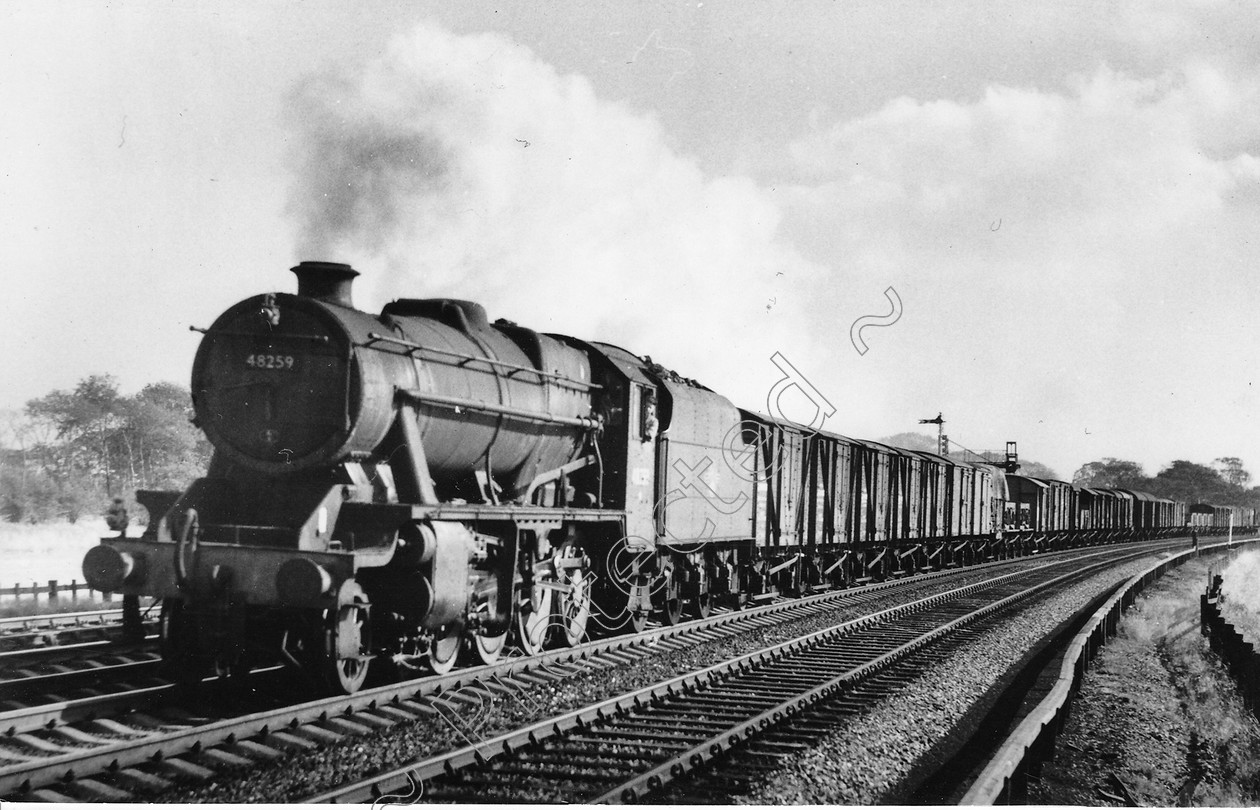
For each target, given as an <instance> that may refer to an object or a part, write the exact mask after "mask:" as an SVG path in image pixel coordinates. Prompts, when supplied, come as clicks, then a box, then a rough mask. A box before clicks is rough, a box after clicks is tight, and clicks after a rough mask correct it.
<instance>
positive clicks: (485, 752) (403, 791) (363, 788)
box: [304, 549, 1150, 803]
mask: <svg viewBox="0 0 1260 810" xmlns="http://www.w3.org/2000/svg"><path fill="white" fill-rule="evenodd" d="M1114 550H1115V549H1113V551H1114ZM1147 553H1150V552H1149V549H1146V550H1143V551H1142V552H1141V554H1142V555H1145V554H1147ZM1089 556H1094V555H1089ZM1075 562H1076V560H1067V559H1061V560H1057V561H1055V562H1052V563H1047V564H1045V565H1040V566H1036V567H1034V568H1028V569H1024V570H1022V571H1018V572H1013V573H1010V574H1004V575H1000V576H997V577H994V578H992V579H990V580H987V581H984V582H979V583H971V584H968V585H965V586H962V587H960V588H955V589H953V590H951V591H946V592H943V593H940V594H934V595H931V596H928V597H924V598H922V599H919V600H915V601H913V602H910V603H907V604H905V605H901V606H898V607H894V608H889V609H887V610H884V611H879V612H877V613H874V614H871V615H869V616H865V617H862V618H860V619H856V620H853V621H849V622H845V623H843V624H840V625H837V626H835V627H832V628H828V629H825V630H821V631H817V632H815V633H811V634H808V635H806V636H802V637H800V638H797V639H793V640H790V641H787V642H783V643H781V644H777V645H774V646H773V647H770V648H767V649H764V650H759V651H756V652H752V653H747V654H744V655H741V656H738V657H737V658H734V659H731V660H729V661H724V662H721V663H719V664H715V665H712V666H710V667H707V668H705V669H703V670H699V671H697V672H692V673H688V674H685V675H680V676H676V677H674V678H671V679H668V680H665V681H661V682H659V683H656V684H653V685H651V686H648V687H644V688H642V689H638V690H634V691H632V692H629V693H627V694H624V695H620V696H617V697H614V698H609V699H607V700H604V701H601V702H599V703H596V704H593V705H591V706H587V707H584V708H582V709H578V710H575V711H571V712H567V713H565V714H563V715H559V716H557V717H553V718H549V719H547V720H543V721H540V722H536V723H533V724H531V725H529V726H526V727H523V728H521V729H517V730H515V731H512V732H507V733H505V734H501V735H499V736H497V737H495V738H493V739H490V740H486V741H484V742H480V743H476V744H470V745H467V746H464V747H462V748H459V749H456V750H454V751H451V752H448V753H444V754H439V755H434V756H430V757H428V758H426V759H423V760H420V761H417V762H413V763H410V764H408V765H405V766H402V767H399V768H395V769H393V770H390V771H388V772H385V773H382V774H377V775H374V776H372V777H369V778H367V779H364V780H360V781H357V782H353V783H350V784H348V785H343V786H340V787H338V788H336V789H333V790H330V791H326V792H323V793H320V794H318V795H315V796H310V797H307V798H305V799H304V801H309V802H314V803H326V802H364V801H372V800H375V799H378V798H382V797H395V798H398V797H407V796H411V797H414V796H415V795H416V791H417V789H418V786H420V785H423V784H424V783H425V782H426V781H427V780H431V779H434V778H436V777H442V776H448V775H450V774H452V773H454V772H456V771H459V770H460V769H462V768H467V767H470V766H479V765H483V764H485V763H487V762H489V761H490V760H491V759H493V758H495V757H497V756H499V755H500V754H505V753H512V752H515V751H518V750H521V749H522V748H524V747H526V746H535V745H538V744H540V743H541V742H543V741H545V740H549V739H552V738H555V737H557V736H559V735H562V734H564V733H565V732H567V731H569V730H572V729H576V728H583V729H585V730H588V731H591V732H592V733H594V731H595V730H594V729H592V728H590V724H592V723H594V722H596V721H601V720H610V719H612V718H615V717H617V716H619V715H621V714H622V713H624V712H627V711H629V710H632V709H635V708H641V707H644V706H647V705H649V704H650V703H652V702H653V701H655V700H658V699H661V698H666V697H676V696H680V695H683V694H684V693H690V692H691V690H697V689H700V688H705V687H709V686H716V685H717V682H718V680H719V679H723V678H725V677H726V676H728V675H730V674H732V673H739V672H745V671H753V670H756V669H758V668H760V667H763V666H765V665H767V664H770V663H773V662H778V661H781V660H783V659H785V658H786V657H787V656H790V655H792V654H794V653H798V652H802V651H806V650H810V649H813V648H815V647H817V646H818V645H819V644H821V643H824V642H828V641H832V640H835V639H838V638H841V637H843V636H846V635H848V634H851V633H853V632H855V631H858V630H861V629H864V628H867V627H871V626H873V625H875V624H877V623H880V622H883V621H888V620H890V619H894V618H897V617H904V616H911V615H915V614H918V613H920V612H922V611H925V610H928V609H930V608H932V607H935V606H938V605H941V604H943V603H944V602H946V601H949V600H951V599H953V600H956V599H960V598H964V597H967V596H970V595H973V594H975V593H978V592H979V591H982V590H985V589H991V588H994V587H998V586H1000V585H1001V584H1003V583H1009V582H1011V581H1013V580H1016V579H1018V578H1026V577H1028V576H1030V575H1032V574H1035V573H1036V572H1041V571H1043V570H1044V569H1046V568H1049V567H1052V566H1055V567H1057V566H1062V565H1065V564H1072V563H1075ZM1110 564H1112V563H1111V562H1110V561H1102V562H1098V563H1095V564H1094V565H1095V566H1099V567H1101V566H1106V565H1110ZM1079 575H1080V569H1079V568H1078V569H1075V570H1074V571H1072V572H1068V573H1066V574H1062V575H1060V576H1059V577H1055V578H1054V579H1052V580H1051V581H1050V584H1041V585H1039V586H1037V589H1036V590H1042V589H1044V588H1046V587H1052V586H1053V583H1057V582H1059V581H1060V580H1061V579H1063V578H1067V577H1075V576H1079ZM1020 598H1026V594H1025V595H1023V596H1021V597H1020ZM1010 601H1011V600H1010V598H1008V599H1005V600H1002V601H1001V602H1000V603H998V604H997V605H994V604H990V605H988V606H986V607H985V608H982V609H981V610H980V611H978V612H976V613H975V614H974V615H973V616H972V617H970V618H969V619H968V620H967V621H968V622H969V621H974V620H975V619H976V618H979V617H981V616H984V615H988V614H989V613H991V612H993V611H994V610H998V609H1001V607H1002V606H1005V605H1007V604H1009V602H1010ZM957 626H959V625H958V622H957V621H954V622H951V623H950V624H949V625H948V629H942V628H937V629H935V630H932V631H929V632H928V634H927V635H926V636H925V635H923V634H917V635H916V638H915V639H913V640H911V641H909V642H907V643H906V644H904V645H900V646H898V647H897V648H896V650H893V651H889V652H885V653H883V654H881V655H879V656H878V657H877V658H875V659H874V660H871V661H868V662H865V663H863V664H862V665H860V666H859V667H858V668H857V669H855V670H852V671H847V672H846V673H845V674H844V675H843V676H842V677H840V678H839V679H833V680H831V681H828V682H827V683H825V684H824V685H823V686H821V687H816V688H811V689H808V690H807V691H806V693H805V694H804V695H795V696H793V697H792V698H790V699H789V700H787V701H783V702H781V703H779V704H777V705H774V706H773V707H771V708H768V709H766V710H765V711H763V712H761V713H759V714H758V715H756V716H755V717H753V718H751V719H748V720H747V721H745V722H741V723H740V724H738V725H737V726H735V727H734V728H733V729H732V728H726V727H724V728H722V729H721V730H720V731H719V732H718V733H716V734H715V735H713V736H710V737H709V738H707V739H705V740H703V742H700V743H698V744H696V745H693V746H691V747H689V748H688V749H687V750H686V751H684V752H682V753H680V754H678V755H677V756H674V757H672V758H671V759H670V760H669V761H668V762H666V763H664V764H663V765H660V766H659V767H657V768H653V769H652V770H651V771H649V772H647V773H645V774H640V775H639V776H636V777H635V778H634V779H632V780H630V781H629V782H626V783H624V784H621V785H619V786H617V787H616V788H614V789H613V790H612V791H609V792H608V793H606V794H604V795H603V796H601V797H600V800H610V798H611V799H612V800H615V799H616V798H617V797H625V798H634V796H635V793H634V791H637V790H638V789H639V786H640V785H646V784H648V783H649V782H651V783H652V784H653V785H658V784H663V783H664V781H667V780H668V778H672V777H673V776H675V775H677V774H680V773H684V772H686V770H688V769H689V768H691V767H695V766H696V765H698V764H702V763H703V762H705V761H707V760H708V759H709V758H711V757H712V756H715V755H718V754H721V753H723V752H724V751H725V750H726V748H727V747H728V746H729V745H730V744H731V743H733V742H735V741H738V740H741V739H746V738H747V736H748V734H749V732H750V731H755V730H757V729H760V728H764V727H766V726H767V725H769V724H770V723H771V722H777V721H778V720H781V719H783V718H784V717H786V716H787V715H788V714H791V713H793V712H794V711H796V709H797V708H799V707H801V706H805V705H809V704H812V703H814V702H816V701H817V700H818V699H820V697H821V696H822V695H824V694H830V693H831V692H834V691H835V689H836V688H838V686H839V685H840V684H843V683H849V682H851V681H852V680H853V679H855V678H858V677H862V676H864V675H867V674H869V673H871V672H875V671H879V670H881V669H883V668H885V667H886V666H888V665H889V664H890V663H891V662H892V661H893V660H895V659H896V658H899V657H903V656H904V655H907V654H909V653H911V652H913V651H914V650H916V649H918V648H919V647H921V646H923V645H924V644H927V643H929V642H930V641H931V640H933V639H935V638H937V637H938V636H939V635H940V634H941V633H945V632H950V631H952V630H953V629H956V628H957ZM811 686H813V685H812V684H811ZM608 733H609V734H610V735H615V734H616V733H617V732H616V730H615V729H613V730H610V731H609V732H608Z"/></svg>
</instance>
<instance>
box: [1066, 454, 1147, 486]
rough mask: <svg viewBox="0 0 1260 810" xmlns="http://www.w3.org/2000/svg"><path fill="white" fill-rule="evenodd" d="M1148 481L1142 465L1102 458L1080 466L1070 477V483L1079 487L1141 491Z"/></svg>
mask: <svg viewBox="0 0 1260 810" xmlns="http://www.w3.org/2000/svg"><path fill="white" fill-rule="evenodd" d="M1147 481H1149V479H1148V478H1147V477H1146V474H1145V473H1144V472H1143V471H1142V465H1140V464H1138V463H1136V462H1133V461H1124V460H1121V459H1118V458H1104V459H1102V460H1101V461H1091V462H1089V463H1088V464H1083V465H1081V468H1080V469H1079V470H1077V471H1076V473H1075V474H1074V475H1073V476H1072V483H1073V484H1076V485H1077V486H1081V487H1107V488H1117V489H1142V488H1143V487H1144V486H1145V485H1146V483H1147Z"/></svg>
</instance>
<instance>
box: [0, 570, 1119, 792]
mask: <svg viewBox="0 0 1260 810" xmlns="http://www.w3.org/2000/svg"><path fill="white" fill-rule="evenodd" d="M1072 553H1073V552H1068V553H1067V554H1072ZM1100 553H1103V552H1100V551H1098V550H1095V549H1091V550H1089V551H1088V552H1086V553H1085V554H1080V553H1079V550H1076V551H1075V557H1090V556H1094V555H1097V554H1100ZM1048 556H1049V555H1047V558H1046V559H1048ZM1029 562H1030V560H1029V558H1013V559H1009V560H1001V561H994V562H991V563H986V564H983V565H980V566H972V567H969V568H965V569H952V570H948V571H939V572H932V573H931V574H927V575H923V576H920V577H913V578H906V579H902V580H894V581H889V582H882V583H873V584H870V585H865V586H861V587H858V588H850V589H840V590H831V591H826V592H822V593H817V594H813V595H811V596H806V597H802V598H799V599H795V600H790V601H785V602H780V603H776V604H770V605H764V606H759V607H754V608H748V609H745V610H740V611H729V612H725V613H718V614H716V615H713V616H710V617H709V618H708V619H703V620H694V621H690V622H685V623H682V624H679V625H675V626H672V627H659V628H655V629H651V630H647V631H645V632H644V633H642V634H636V635H633V636H623V637H615V638H611V639H606V640H602V641H594V642H588V643H586V644H583V645H580V646H578V647H573V648H567V649H559V650H549V651H546V652H544V653H542V654H540V655H538V656H535V657H531V658H517V659H508V660H506V661H503V662H500V663H498V664H494V665H488V666H480V667H470V668H467V669H462V670H457V671H456V672H453V673H450V674H449V675H444V676H430V677H426V678H420V679H416V680H413V681H408V682H404V683H401V684H391V685H389V686H382V687H377V688H374V689H370V690H365V691H363V692H359V693H357V694H355V695H352V696H349V697H336V698H325V699H323V700H318V701H313V702H310V703H306V704H302V705H300V706H297V707H292V706H291V707H285V708H280V709H274V710H268V711H265V712H258V713H254V714H250V715H245V716H242V717H236V718H229V719H224V720H219V721H215V722H211V723H207V724H204V725H199V726H197V727H196V728H190V729H181V730H179V731H177V732H175V733H172V734H165V733H161V734H154V735H151V737H150V738H140V739H132V740H123V741H118V740H110V741H109V742H107V743H105V744H103V745H100V746H94V747H91V748H82V747H80V748H78V749H76V750H73V751H67V752H66V753H64V754H60V755H53V756H49V757H44V758H41V759H36V760H33V761H30V762H25V763H22V764H21V765H20V766H9V765H4V766H0V796H6V795H10V794H14V793H26V792H30V791H32V790H36V789H38V788H39V787H42V786H48V785H52V784H55V783H57V782H61V781H64V780H66V779H74V778H75V777H76V775H77V776H79V777H81V776H82V775H84V774H90V773H93V772H96V771H100V770H102V769H106V768H109V769H112V770H118V769H119V768H125V767H127V766H129V765H133V764H138V763H141V762H143V761H145V760H147V759H149V758H151V757H152V756H154V755H155V754H161V755H163V756H178V755H179V754H180V753H182V752H187V751H190V750H191V751H196V750H203V749H206V748H209V747H212V746H216V745H220V744H231V743H232V742H233V741H234V740H237V739H241V738H246V737H250V736H254V735H260V734H261V735H266V734H267V733H269V731H271V730H273V729H277V728H290V727H296V726H300V725H302V724H310V723H319V722H321V721H326V720H328V719H330V718H353V717H354V715H356V714H361V713H364V712H372V711H375V710H377V709H378V708H381V707H393V708H396V707H399V706H402V705H404V704H408V703H412V702H414V701H417V700H422V699H426V698H429V697H432V696H436V695H440V694H442V693H444V692H451V691H454V690H458V689H460V688H466V687H475V686H476V685H478V684H481V683H486V682H494V681H496V680H499V679H505V678H513V677H522V678H531V677H535V678H541V679H543V680H551V678H549V677H548V676H547V672H548V670H549V668H555V667H564V666H565V665H567V664H572V663H577V662H587V665H590V666H593V667H594V666H601V665H602V666H613V665H618V664H623V663H625V662H626V660H627V659H626V658H625V656H631V657H630V659H628V660H634V657H635V656H637V655H641V654H650V653H651V652H653V651H654V650H656V649H666V650H667V649H669V647H668V646H666V645H669V644H673V645H675V647H674V648H677V647H681V646H684V645H686V644H688V643H700V642H703V641H706V640H712V639H715V638H721V637H725V636H728V635H731V634H734V633H741V632H747V631H751V630H755V629H756V628H758V627H761V626H765V625H767V624H772V623H779V622H781V621H784V620H791V619H793V618H796V617H797V616H805V615H808V613H809V612H811V611H813V610H817V609H831V608H835V607H844V606H846V605H850V606H856V605H860V604H861V603H862V602H863V601H868V600H870V599H872V598H877V597H879V596H882V595H883V594H884V593H885V592H891V591H895V590H900V589H905V588H913V587H919V586H922V585H923V584H925V583H929V582H931V581H934V580H936V579H939V578H942V577H957V576H961V575H967V574H971V573H974V572H979V573H983V571H984V570H993V569H994V568H1004V567H1010V566H1027V565H1028V563H1029ZM1048 564H1051V563H1049V562H1047V563H1043V565H1048ZM1007 576H1010V575H1007ZM600 656H608V663H607V664H599V663H598V659H599V657H600ZM619 656H620V657H621V658H618V657H619ZM568 674H570V673H567V672H566V673H565V674H564V675H562V676H560V677H567V675H568ZM137 694H138V695H141V696H142V697H143V699H144V700H146V701H151V700H152V699H153V697H154V696H156V695H162V694H167V692H165V691H153V692H144V693H137ZM125 706H126V695H117V696H111V698H110V699H109V700H104V701H101V702H98V703H93V702H92V701H90V700H89V701H86V702H76V701H67V702H65V703H63V704H54V705H50V706H45V707H42V708H41V709H40V710H30V709H28V708H25V707H24V708H22V709H20V710H19V711H20V712H22V713H23V714H22V717H23V718H24V719H22V720H21V721H20V722H21V723H22V724H23V726H24V727H29V725H30V724H31V723H34V722H38V723H39V725H40V727H41V728H44V729H57V728H62V727H65V726H67V725H69V724H71V723H74V722H78V721H79V720H80V719H82V718H83V717H85V716H92V717H98V718H99V717H101V716H105V715H106V713H107V712H108V711H110V710H111V709H112V710H114V711H123V710H124V709H123V707H125ZM413 708H414V704H413ZM91 712H99V713H98V714H91ZM416 716H417V717H418V716H419V715H416ZM6 717H7V715H4V714H0V726H2V724H3V723H4V722H6ZM31 718H34V719H31ZM14 722H18V721H14ZM79 744H80V746H82V745H86V744H89V743H88V740H86V739H85V740H80V743H79Z"/></svg>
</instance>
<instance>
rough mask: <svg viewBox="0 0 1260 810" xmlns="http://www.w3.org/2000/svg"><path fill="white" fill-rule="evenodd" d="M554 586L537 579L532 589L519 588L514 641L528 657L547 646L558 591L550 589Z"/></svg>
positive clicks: (521, 586)
mask: <svg viewBox="0 0 1260 810" xmlns="http://www.w3.org/2000/svg"><path fill="white" fill-rule="evenodd" d="M531 559H532V558H531ZM552 584H553V583H549V582H547V583H544V582H541V581H539V579H538V578H537V577H535V579H534V583H533V585H531V586H530V587H528V588H527V587H525V585H524V584H523V583H522V584H520V585H518V586H517V592H516V621H515V623H514V625H513V633H512V640H513V641H514V642H515V643H516V645H517V646H518V647H520V648H521V652H523V653H525V654H526V655H537V654H538V653H540V652H542V649H543V646H544V645H545V644H546V641H547V630H548V629H549V628H550V627H551V613H552V610H553V608H554V606H555V593H556V591H555V589H554V588H553V587H549V586H550V585H552Z"/></svg>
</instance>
